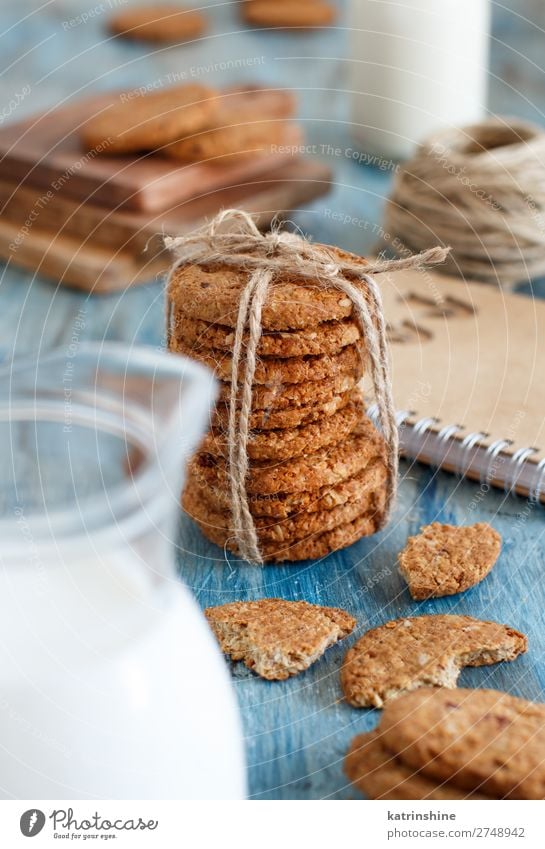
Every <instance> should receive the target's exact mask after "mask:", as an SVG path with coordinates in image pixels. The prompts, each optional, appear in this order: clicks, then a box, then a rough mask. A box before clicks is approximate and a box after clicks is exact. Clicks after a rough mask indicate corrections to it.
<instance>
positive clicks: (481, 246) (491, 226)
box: [384, 118, 545, 288]
mask: <svg viewBox="0 0 545 849" xmlns="http://www.w3.org/2000/svg"><path fill="white" fill-rule="evenodd" d="M384 227H385V230H386V231H387V232H388V233H390V234H391V236H394V237H396V239H397V240H399V241H401V242H402V243H403V244H404V245H405V246H407V248H408V249H410V250H419V249H421V248H422V247H424V246H425V245H429V244H430V240H433V241H434V242H435V241H437V242H438V243H439V244H441V243H443V244H449V245H451V247H452V254H451V262H449V264H448V265H447V266H445V271H450V272H454V273H457V274H460V273H461V274H464V275H466V276H468V277H475V278H478V279H480V280H484V281H486V282H489V283H496V284H499V285H502V286H505V287H506V288H509V287H510V286H512V285H513V284H514V283H518V282H520V281H522V280H527V279H532V278H535V277H539V276H541V275H542V274H543V273H545V133H544V132H543V131H542V130H541V129H540V128H539V127H535V126H533V125H532V124H528V123H526V122H524V121H519V120H512V121H508V120H507V119H505V118H491V119H490V120H488V121H484V122H483V123H482V124H476V125H474V126H470V127H461V128H455V129H449V130H445V131H442V132H440V133H437V134H436V135H434V136H432V137H431V138H429V139H427V140H426V141H425V142H424V143H423V144H422V145H421V147H420V149H419V150H418V151H417V153H416V155H415V156H414V157H413V158H412V159H410V160H409V161H408V162H406V163H405V164H404V165H403V167H402V168H401V170H400V172H399V174H398V175H397V176H396V178H395V181H394V187H393V192H392V196H391V198H390V201H389V203H388V205H387V207H386V219H385V224H384Z"/></svg>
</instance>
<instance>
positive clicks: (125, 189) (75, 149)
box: [0, 88, 301, 212]
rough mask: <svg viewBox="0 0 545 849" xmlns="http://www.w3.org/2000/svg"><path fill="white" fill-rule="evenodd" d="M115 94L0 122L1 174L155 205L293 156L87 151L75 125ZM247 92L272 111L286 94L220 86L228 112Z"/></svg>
mask: <svg viewBox="0 0 545 849" xmlns="http://www.w3.org/2000/svg"><path fill="white" fill-rule="evenodd" d="M121 94H122V92H113V93H109V94H107V95H100V96H98V97H92V98H88V99H85V100H79V101H77V102H76V103H73V104H69V105H68V106H65V107H61V108H59V109H52V110H49V111H48V112H44V113H42V114H40V115H35V116H33V117H32V118H29V119H27V120H26V121H23V122H18V123H15V124H10V125H8V126H7V127H4V128H2V129H1V130H0V179H6V180H10V181H17V182H19V181H20V182H21V183H22V184H23V185H24V186H35V187H39V188H41V189H43V190H44V194H45V193H47V192H51V193H53V194H57V193H62V195H63V197H67V196H68V197H72V198H74V199H78V200H86V201H89V202H91V203H93V204H97V205H100V206H105V207H108V208H110V209H114V208H119V207H123V208H126V209H133V210H138V211H147V212H154V211H158V210H162V209H166V208H167V207H170V206H172V205H174V204H179V203H181V202H183V201H184V200H187V199H189V198H192V197H194V196H195V195H203V194H204V193H206V192H214V191H218V190H219V189H222V188H224V187H225V186H234V185H236V184H237V183H238V182H247V181H248V180H251V179H253V178H254V177H259V176H260V175H261V174H264V173H266V172H270V170H271V168H274V167H275V166H276V165H280V164H282V163H284V162H286V161H287V159H288V158H291V156H290V155H289V154H288V155H287V156H286V154H274V155H270V154H269V155H264V156H261V157H259V156H258V157H255V158H253V159H248V160H246V161H244V162H238V163H233V164H231V165H229V164H223V165H221V166H219V165H213V164H206V163H194V164H185V163H179V164H178V163H176V162H173V161H171V160H169V159H167V158H166V157H162V156H160V155H158V154H154V153H148V154H144V155H142V156H139V157H133V156H126V157H125V156H115V157H113V156H106V155H105V154H101V153H95V154H93V153H92V152H91V153H90V152H88V151H86V150H85V149H84V148H83V147H82V146H81V143H80V140H79V137H78V130H79V128H80V127H81V126H82V125H83V124H84V123H85V121H86V120H87V119H88V118H89V116H90V115H93V114H95V113H96V112H98V111H100V110H101V109H105V108H108V107H110V106H111V107H112V108H114V106H115V102H116V100H118V99H119V97H120V95H121ZM250 94H251V97H252V98H253V100H254V102H255V108H256V112H259V110H260V109H265V108H267V110H268V111H269V112H272V113H277V114H278V113H279V112H280V111H281V101H282V99H283V100H284V101H285V100H286V99H287V98H288V95H287V94H286V93H285V92H283V91H276V90H274V89H257V88H256V89H253V90H252V92H249V90H248V88H245V89H243V90H240V91H235V92H233V91H230V92H226V93H224V99H225V100H226V101H227V102H228V103H229V105H230V108H231V109H232V112H233V115H236V114H237V103H238V104H239V108H241V109H242V110H243V111H245V112H247V110H248V101H249V98H250ZM300 140H301V135H300V131H299V129H298V128H297V127H293V132H292V133H291V135H290V137H289V138H287V139H286V142H287V144H290V145H291V144H298V143H299V142H300ZM57 186H59V187H60V188H57Z"/></svg>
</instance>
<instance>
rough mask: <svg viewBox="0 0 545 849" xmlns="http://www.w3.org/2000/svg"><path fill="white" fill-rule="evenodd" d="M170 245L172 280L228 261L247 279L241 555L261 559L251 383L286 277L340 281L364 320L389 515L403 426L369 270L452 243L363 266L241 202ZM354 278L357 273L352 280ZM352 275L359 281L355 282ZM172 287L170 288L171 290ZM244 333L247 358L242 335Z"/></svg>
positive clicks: (236, 445) (237, 377)
mask: <svg viewBox="0 0 545 849" xmlns="http://www.w3.org/2000/svg"><path fill="white" fill-rule="evenodd" d="M165 245H166V247H167V248H169V249H170V250H172V251H173V252H174V254H175V256H176V261H175V263H174V266H173V268H172V269H171V272H170V275H169V278H168V282H167V287H169V286H170V281H171V279H172V277H173V275H174V274H175V273H176V270H177V269H178V268H179V267H180V266H182V265H190V264H193V265H207V266H208V265H213V264H214V263H217V264H218V265H219V264H221V266H223V267H225V266H229V267H233V268H237V269H244V270H245V271H247V273H248V281H247V283H246V285H245V287H244V288H243V290H242V292H241V295H240V302H239V307H238V315H237V321H236V327H235V340H234V345H233V354H232V371H231V386H230V397H229V415H228V425H227V445H228V451H227V454H228V457H227V462H228V476H229V481H230V490H231V502H232V520H233V529H234V532H235V535H236V542H237V545H238V548H239V551H240V554H241V556H242V557H243V558H244V559H245V560H247V561H249V562H250V563H259V564H260V563H263V558H262V556H261V552H260V550H259V543H258V539H257V533H256V529H255V525H254V521H253V517H252V514H251V512H250V506H249V503H248V495H247V492H246V479H247V476H248V472H249V461H248V450H247V449H248V440H249V439H250V435H251V434H250V424H249V422H250V413H251V409H252V385H253V380H254V374H255V369H256V361H257V347H258V344H259V339H260V337H261V333H262V326H261V314H262V310H263V305H264V304H265V301H266V299H267V293H268V291H269V287H270V286H272V285H274V284H275V282H276V281H278V280H280V279H284V280H285V279H286V278H287V276H289V279H290V281H293V280H294V279H296V280H300V281H301V282H304V284H305V285H306V286H309V285H312V286H317V287H325V288H335V289H338V290H339V291H340V292H343V293H344V294H345V295H346V296H347V297H348V298H349V299H350V301H351V302H352V304H353V306H354V312H355V314H356V316H357V318H358V320H359V322H360V325H361V331H362V335H363V339H364V340H365V345H366V352H367V356H368V359H369V364H370V372H371V378H372V382H373V388H374V392H375V400H376V406H377V413H378V421H379V423H380V427H381V430H382V433H383V436H384V440H385V442H386V446H387V466H388V483H387V499H386V504H387V508H386V511H385V516H384V519H383V522H385V521H386V520H387V516H388V514H389V513H390V511H391V509H392V506H393V504H394V501H395V496H396V490H397V471H398V433H397V423H396V416H395V408H394V404H393V399H392V385H391V378H390V369H389V361H388V353H387V346H386V325H385V321H384V315H383V310H382V300H381V296H380V291H379V288H378V286H377V284H376V283H375V281H374V280H373V278H372V276H371V275H372V274H379V273H383V272H387V271H398V270H401V269H404V268H417V267H419V266H421V265H424V264H433V263H438V262H442V261H443V260H444V259H445V257H446V255H447V253H448V249H445V248H432V249H431V250H427V251H424V252H423V253H421V254H419V255H418V256H411V257H408V258H405V259H400V260H384V261H382V260H377V261H374V262H371V263H369V264H368V265H362V264H359V263H356V262H353V261H352V260H351V259H344V258H342V259H338V258H337V257H334V256H333V255H332V254H331V253H329V252H328V251H326V250H324V248H323V247H321V248H320V247H315V246H314V245H312V244H310V243H309V242H307V241H306V240H305V239H303V238H301V237H300V236H298V235H295V234H293V233H289V232H279V230H278V229H276V228H274V229H273V230H272V231H271V232H269V233H266V234H263V233H261V232H260V230H259V229H258V228H257V226H256V224H255V222H254V221H253V219H252V217H251V216H250V215H248V213H246V212H243V211H241V210H237V209H227V210H224V211H223V212H220V213H219V214H218V215H217V216H216V217H215V218H214V219H213V220H212V221H211V222H210V223H208V224H206V225H204V226H203V227H201V228H199V229H198V230H196V231H195V232H193V233H190V234H188V235H186V236H180V237H178V238H171V237H167V238H166V239H165ZM349 278H352V279H349ZM354 281H355V282H354ZM168 291H169V288H167V293H168ZM167 310H168V312H167V337H168V339H169V340H170V336H171V332H172V304H170V299H169V298H168V294H167ZM246 335H247V343H246V347H245V357H244V360H243V358H242V349H243V341H244V338H245V336H246Z"/></svg>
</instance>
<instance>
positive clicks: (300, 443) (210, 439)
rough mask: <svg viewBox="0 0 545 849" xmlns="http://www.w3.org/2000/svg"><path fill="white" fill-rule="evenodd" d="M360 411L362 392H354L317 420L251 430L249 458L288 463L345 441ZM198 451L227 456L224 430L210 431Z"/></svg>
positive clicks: (361, 411) (358, 418)
mask: <svg viewBox="0 0 545 849" xmlns="http://www.w3.org/2000/svg"><path fill="white" fill-rule="evenodd" d="M363 409H364V408H363V399H362V397H361V393H360V391H359V390H358V389H356V390H354V394H353V396H352V399H351V401H350V402H349V403H348V404H347V405H346V407H343V408H342V409H341V410H338V411H337V412H336V413H333V415H331V416H327V417H326V418H323V419H320V420H319V421H316V422H311V423H310V424H306V425H301V426H300V427H294V428H282V429H279V430H265V431H254V432H253V433H251V434H250V438H249V440H248V447H247V454H248V457H249V458H250V459H251V460H288V459H293V458H295V457H300V456H301V454H309V453H314V452H315V451H318V450H319V449H320V448H323V447H325V446H327V445H331V444H333V443H337V442H339V441H341V440H344V439H346V438H347V437H348V436H349V435H350V434H351V433H352V431H353V430H354V428H355V427H356V425H357V424H358V422H359V421H360V420H361V418H362V416H363ZM201 451H205V452H206V453H208V454H212V455H213V456H214V457H227V456H228V454H229V451H228V442H227V435H226V433H225V431H223V430H222V431H209V432H208V433H207V435H206V436H205V438H204V440H203V442H202V444H201Z"/></svg>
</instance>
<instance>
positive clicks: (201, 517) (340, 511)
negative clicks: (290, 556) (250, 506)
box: [182, 487, 384, 543]
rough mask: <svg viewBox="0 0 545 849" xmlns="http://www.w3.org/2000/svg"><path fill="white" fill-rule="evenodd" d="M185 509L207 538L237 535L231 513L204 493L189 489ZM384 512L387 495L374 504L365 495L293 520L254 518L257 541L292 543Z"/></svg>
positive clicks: (370, 496) (186, 494)
mask: <svg viewBox="0 0 545 849" xmlns="http://www.w3.org/2000/svg"><path fill="white" fill-rule="evenodd" d="M182 506H183V508H184V510H185V511H186V513H188V515H189V516H191V518H192V519H194V520H195V521H196V522H198V524H199V526H200V527H201V529H205V531H204V532H205V534H206V536H208V533H209V530H212V532H218V531H223V532H224V533H225V536H226V539H227V538H228V537H229V536H232V535H233V534H234V533H235V530H234V528H233V520H232V517H231V514H230V512H228V511H219V510H217V509H214V506H213V504H212V503H211V502H210V501H209V500H208V499H206V498H204V497H203V491H202V490H196V489H192V488H190V487H189V488H187V487H186V490H185V492H184V494H183V496H182ZM383 509H384V493H382V498H381V499H379V503H378V505H376V504H375V499H374V498H373V494H370V493H368V494H367V495H366V496H363V498H362V499H361V502H360V503H356V504H341V505H340V506H338V507H333V508H332V509H331V510H324V511H320V512H317V513H300V514H299V515H297V516H295V517H294V518H287V519H280V520H272V519H269V518H261V519H254V525H255V529H256V532H257V538H258V540H259V542H260V543H292V542H296V541H298V540H301V539H307V538H308V537H311V536H315V535H317V534H322V533H325V532H326V531H332V530H334V529H335V528H338V527H339V526H340V525H345V524H346V523H347V522H352V521H354V520H355V519H357V518H358V517H359V516H361V515H363V514H365V515H368V516H369V517H371V516H373V515H374V514H375V513H376V514H377V515H381V514H382V511H383Z"/></svg>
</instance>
